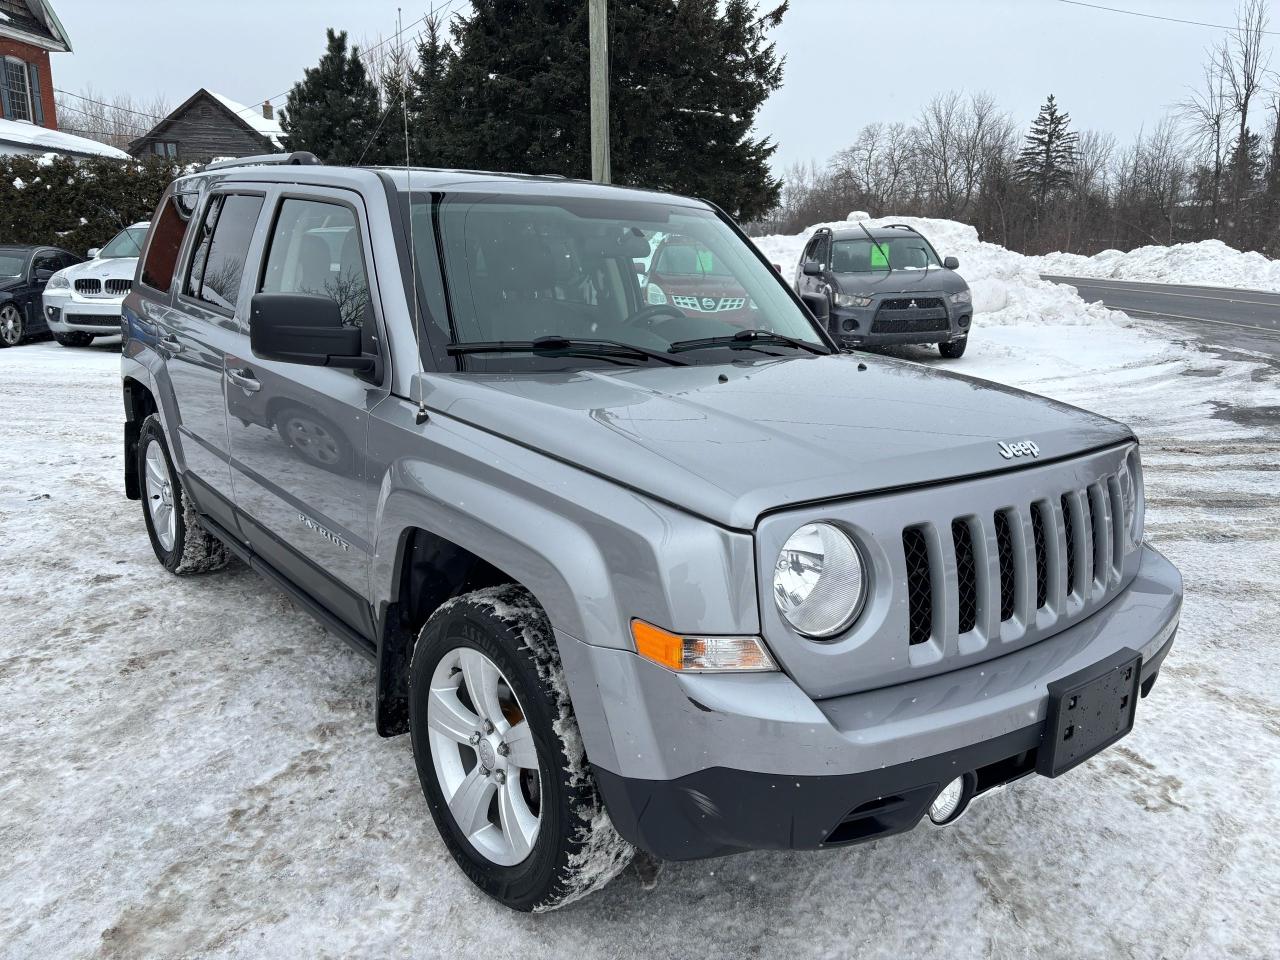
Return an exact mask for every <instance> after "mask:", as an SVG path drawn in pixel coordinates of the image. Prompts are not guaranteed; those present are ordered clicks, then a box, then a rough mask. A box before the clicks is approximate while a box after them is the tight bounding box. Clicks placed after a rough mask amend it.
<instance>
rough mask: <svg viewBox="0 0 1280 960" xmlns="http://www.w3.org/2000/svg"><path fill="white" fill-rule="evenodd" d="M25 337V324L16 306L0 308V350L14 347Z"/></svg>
mask: <svg viewBox="0 0 1280 960" xmlns="http://www.w3.org/2000/svg"><path fill="white" fill-rule="evenodd" d="M26 335H27V322H26V320H25V319H24V318H23V316H22V311H21V310H19V309H18V307H17V304H13V303H6V304H4V306H0V348H4V347H16V346H18V344H20V343H22V341H23V339H24V338H25V337H26Z"/></svg>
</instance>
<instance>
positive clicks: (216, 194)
mask: <svg viewBox="0 0 1280 960" xmlns="http://www.w3.org/2000/svg"><path fill="white" fill-rule="evenodd" d="M228 196H237V197H258V198H259V199H261V200H262V206H261V207H260V208H259V209H258V219H257V220H255V221H254V224H253V234H250V239H249V246H248V248H247V249H246V250H245V260H244V272H243V273H242V274H241V276H240V290H239V291H238V292H237V297H236V309H235V310H228V309H227V308H226V307H223V306H219V305H218V304H216V303H210V302H209V301H208V300H202V299H201V298H200V297H193V296H191V295H189V294H188V293H187V292H186V288H187V281H189V280H190V279H191V268H192V267H193V266H195V258H196V253H197V252H198V251H199V249H200V244H199V241H198V234H199V232H200V230H202V229H203V228H204V221H205V218H206V217H207V216H208V215H209V207H210V206H211V205H212V204H213V202H214V201H215V200H219V199H221V198H224V197H228ZM266 209H267V191H266V190H265V189H262V188H260V187H258V188H253V189H241V188H239V187H236V186H232V185H228V186H227V187H214V188H212V189H210V190H207V191H206V192H205V195H204V196H203V197H201V198H200V206H199V207H198V208H197V209H196V211H195V212H194V213H193V214H192V215H191V220H189V221H188V222H187V239H186V240H185V241H184V242H185V244H186V247H187V249H185V250H183V251H182V253H181V256H180V258H179V262H180V263H181V266H182V270H181V272H179V271H174V274H175V279H177V280H178V281H179V282H178V286H177V292H176V294H175V296H176V298H177V302H178V303H181V304H182V305H184V306H188V307H195V308H197V309H199V310H207V311H209V312H210V313H213V314H216V315H218V316H220V317H223V318H225V319H227V320H235V319H236V316H237V313H238V311H239V309H240V297H239V294H242V293H244V280H245V275H247V274H248V273H249V266H250V261H251V260H252V259H253V247H254V243H253V236H254V234H256V233H257V232H258V230H259V229H261V227H262V214H263V211H264V210H266ZM219 219H221V214H219ZM193 224H194V226H195V229H194V230H193V229H192V225H193ZM214 230H215V231H216V230H217V224H214ZM202 282H203V280H202ZM170 286H173V284H172V283H170Z"/></svg>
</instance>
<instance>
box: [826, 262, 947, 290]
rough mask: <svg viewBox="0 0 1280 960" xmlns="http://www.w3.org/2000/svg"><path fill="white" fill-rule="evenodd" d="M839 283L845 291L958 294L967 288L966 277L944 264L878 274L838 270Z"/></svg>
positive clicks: (837, 280)
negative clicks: (841, 271) (924, 268)
mask: <svg viewBox="0 0 1280 960" xmlns="http://www.w3.org/2000/svg"><path fill="white" fill-rule="evenodd" d="M835 278H836V283H838V284H839V287H840V290H841V292H843V293H866V294H893V293H916V292H918V291H929V292H931V293H959V292H960V291H961V290H968V289H969V284H967V283H965V280H964V277H962V276H960V274H958V273H956V272H955V271H954V270H948V269H946V268H945V267H930V268H929V269H928V270H887V271H885V270H881V271H879V272H876V273H837V274H835Z"/></svg>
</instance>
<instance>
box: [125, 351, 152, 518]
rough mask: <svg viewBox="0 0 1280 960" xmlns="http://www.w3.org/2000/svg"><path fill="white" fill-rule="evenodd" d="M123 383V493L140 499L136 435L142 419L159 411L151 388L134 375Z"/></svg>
mask: <svg viewBox="0 0 1280 960" xmlns="http://www.w3.org/2000/svg"><path fill="white" fill-rule="evenodd" d="M123 384H124V495H125V496H126V497H128V498H129V499H130V500H141V499H142V487H141V481H140V480H139V478H138V436H139V434H140V433H141V431H142V421H143V420H145V419H146V418H147V417H149V416H150V415H151V414H153V413H159V412H160V408H159V406H158V405H157V404H156V398H155V395H154V394H152V392H151V389H150V388H149V387H148V386H147V385H146V384H144V383H142V381H140V380H138V379H136V378H135V377H129V376H126V377H125V378H124V381H123Z"/></svg>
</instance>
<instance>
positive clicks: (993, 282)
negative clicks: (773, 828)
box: [0, 233, 1280, 960]
mask: <svg viewBox="0 0 1280 960" xmlns="http://www.w3.org/2000/svg"><path fill="white" fill-rule="evenodd" d="M957 236H959V234H958V233H957ZM800 242H801V243H802V242H803V238H800ZM936 242H937V241H936ZM974 242H975V243H976V237H975V238H974ZM939 246H940V250H939V252H940V253H942V254H944V255H948V254H955V255H957V256H959V257H960V258H961V260H962V263H964V262H965V261H966V260H967V261H968V263H969V264H970V265H972V266H973V267H975V268H976V267H978V266H980V265H981V264H982V262H983V261H984V258H986V260H987V262H988V265H992V264H994V266H991V269H990V270H989V271H988V272H987V273H986V274H985V275H978V274H977V273H975V274H972V277H973V280H974V281H975V282H976V283H980V284H983V285H984V286H985V287H986V290H987V293H986V294H985V295H987V296H989V297H991V298H993V300H994V302H996V303H1000V302H1003V304H1004V306H1003V308H1002V309H1000V310H995V311H992V312H991V313H989V314H988V315H987V316H986V317H985V318H984V317H981V316H980V317H979V321H978V331H977V332H978V333H979V334H980V335H975V337H974V340H973V342H972V345H971V348H970V352H969V354H968V355H967V356H966V357H965V358H964V359H963V360H961V361H956V362H943V361H939V360H938V359H937V353H936V351H933V350H927V349H923V348H921V349H914V350H912V349H904V350H903V351H902V354H903V355H905V356H907V357H910V358H913V359H918V360H920V361H921V362H926V363H940V362H942V363H945V365H946V367H947V368H948V369H953V370H957V371H960V372H964V373H968V374H972V375H976V376H981V377H985V378H989V379H993V380H998V381H1002V382H1005V383H1010V384H1014V385H1017V386H1022V387H1028V388H1030V389H1033V390H1037V391H1040V392H1042V393H1046V394H1048V395H1050V396H1053V397H1056V398H1058V399H1061V400H1065V401H1068V402H1073V403H1077V404H1081V405H1083V406H1087V407H1091V408H1094V409H1097V410H1100V411H1103V412H1106V413H1108V414H1111V415H1113V416H1116V417H1118V418H1121V419H1124V420H1126V421H1128V422H1130V423H1131V424H1132V425H1133V426H1134V428H1135V429H1136V431H1137V433H1138V435H1139V436H1140V437H1141V438H1142V441H1143V455H1144V460H1145V465H1146V475H1147V490H1148V512H1147V532H1148V536H1149V537H1150V539H1151V540H1152V542H1153V543H1154V544H1155V545H1156V546H1157V547H1158V548H1160V549H1161V550H1163V551H1165V552H1166V553H1167V554H1168V555H1169V556H1170V558H1171V559H1172V560H1173V561H1174V562H1175V563H1176V564H1177V565H1178V566H1179V568H1180V569H1181V570H1182V572H1183V574H1184V576H1185V578H1186V587H1187V601H1186V607H1185V611H1184V615H1183V621H1182V630H1181V633H1180V636H1179V640H1178V643H1177V645H1176V646H1175V648H1174V651H1173V653H1172V655H1171V656H1170V658H1169V660H1168V661H1167V663H1166V665H1165V667H1164V670H1163V673H1162V675H1161V679H1160V682H1159V683H1158V684H1157V685H1156V687H1155V690H1154V691H1153V693H1152V696H1151V697H1150V698H1149V699H1147V700H1144V701H1142V703H1141V705H1140V707H1139V714H1138V724H1137V727H1136V729H1135V731H1134V733H1133V734H1132V735H1131V736H1130V737H1128V738H1127V739H1125V740H1124V741H1122V742H1121V743H1120V744H1118V745H1117V746H1116V747H1114V748H1112V749H1110V750H1108V751H1106V752H1105V753H1103V754H1102V755H1100V756H1098V757H1096V758H1094V759H1093V760H1091V761H1089V762H1088V763H1087V764H1085V765H1084V766H1082V767H1080V768H1079V769H1077V770H1075V771H1072V772H1071V773H1070V774H1068V775H1066V776H1065V777H1064V778H1062V779H1061V780H1059V781H1058V782H1056V783H1054V784H1049V783H1048V782H1046V781H1044V780H1042V779H1039V778H1036V777H1031V778H1028V779H1026V780H1023V781H1021V782H1019V783H1017V784H1015V785H1013V786H1012V787H1010V788H1009V789H1007V790H1004V791H1002V792H1000V793H998V794H996V795H995V796H992V797H989V798H986V799H985V802H980V803H978V804H976V805H975V806H974V808H973V809H972V810H971V811H970V812H969V813H968V814H967V815H966V816H965V817H964V818H963V819H962V820H961V821H960V822H959V823H957V824H956V825H954V826H952V827H949V828H945V829H937V828H930V827H928V826H924V827H922V828H920V829H917V830H916V831H914V832H912V833H910V834H907V835H904V836H900V837H896V838H892V839H888V840H884V841H881V842H877V843H874V844H870V845H866V846H861V847H854V848H848V849H844V850H841V851H832V852H827V853H822V854H784V853H754V854H747V855H743V856H739V857H733V858H728V859H724V860H719V861H704V862H697V863H689V864H673V865H667V866H666V867H665V869H664V870H663V871H662V873H661V875H660V876H659V878H658V882H657V885H656V886H655V887H654V888H653V889H651V890H646V889H644V886H643V885H642V884H641V882H640V880H639V879H638V877H637V876H636V875H635V874H634V873H627V874H624V875H623V876H622V877H621V878H619V880H618V881H616V882H615V883H614V884H613V885H612V886H610V887H609V888H607V889H606V890H605V891H603V892H602V893H600V894H597V895H596V896H594V897H592V898H590V899H588V900H585V901H583V902H580V903H578V904H575V905H574V906H572V907H570V908H568V909H566V910H563V911H560V912H559V913H556V914H551V915H545V916H538V917H529V916H524V915H515V914H512V913H509V912H507V911H505V910H504V909H503V908H501V907H499V906H497V905H495V904H494V903H492V902H491V901H489V900H487V899H486V898H485V897H483V895H481V894H480V893H479V892H478V891H476V890H475V889H474V888H473V887H472V886H471V884H470V883H469V882H468V881H467V880H466V879H465V878H464V877H463V876H462V874H461V873H460V872H459V871H458V869H457V868H456V867H455V866H454V864H453V862H452V860H451V858H450V857H449V855H448V853H447V852H446V850H445V848H444V845H443V844H442V843H441V841H440V840H439V838H438V837H437V835H436V833H435V830H434V827H433V826H432V823H431V819H430V817H429V815H428V812H427V808H426V804H425V802H424V800H423V798H422V795H421V792H420V790H419V787H418V784H417V780H416V777H415V773H414V766H413V759H412V757H411V754H410V749H409V743H408V740H407V738H399V739H395V740H380V739H379V738H378V737H377V735H376V734H375V732H374V729H373V724H372V704H371V694H372V689H373V684H372V670H371V668H370V667H369V666H368V665H367V664H366V663H365V662H364V661H363V660H361V659H359V658H358V657H357V656H356V655H355V654H353V653H351V652H349V651H348V650H347V648H346V647H345V646H344V645H343V644H342V643H340V642H339V641H337V640H336V639H334V638H333V637H330V636H328V635H326V634H325V633H324V631H323V630H321V629H320V628H319V627H317V626H316V625H315V624H314V623H313V622H312V621H311V620H310V619H309V618H308V617H307V616H306V615H305V614H304V613H301V612H299V611H297V610H295V609H293V608H292V607H291V606H290V604H289V603H288V602H287V601H286V600H285V599H284V597H283V596H282V595H280V594H279V593H277V592H276V591H275V590H274V589H273V588H272V587H270V586H269V585H268V584H267V583H266V582H265V581H264V580H262V579H261V578H259V577H258V576H256V575H254V574H252V573H250V572H249V571H247V570H245V569H243V568H232V569H230V570H228V571H225V572H223V573H220V574H214V575H211V576H207V577H202V578H191V579H186V580H179V579H175V578H173V577H171V576H169V575H168V574H166V573H165V572H164V571H163V570H161V568H160V567H159V566H158V565H157V564H156V562H155V560H154V558H153V556H152V553H151V548H150V545H149V543H148V541H147V537H146V533H145V531H144V529H143V525H142V517H141V512H140V510H141V508H140V507H139V505H138V504H136V503H133V502H130V501H127V500H125V499H124V497H123V493H122V489H121V473H122V466H121V442H120V420H121V411H120V397H119V387H118V379H117V376H118V374H117V368H118V358H117V357H116V356H115V355H113V354H112V353H111V351H110V349H109V348H104V347H93V348H89V349H85V350H78V351H69V350H65V349H63V348H61V347H58V346H56V345H52V344H34V345H29V346H24V347H21V348H18V349H12V350H5V351H0V378H2V379H3V382H4V384H5V387H6V391H7V395H8V396H9V398H10V403H9V404H8V410H7V413H6V416H5V418H4V419H3V424H2V425H0V458H3V463H2V464H0V565H2V567H0V568H2V569H4V570H5V571H6V572H7V576H6V578H5V582H6V589H5V590H4V591H2V592H0V757H3V758H4V764H3V767H2V769H0V804H2V805H3V811H4V815H3V817H0V858H2V859H0V862H3V863H4V869H3V870H0V957H4V958H14V960H19V958H21V960H26V958H30V957H37V956H39V957H102V958H112V957H129V958H137V957H284V956H305V957H360V956H371V957H386V956H423V957H436V956H439V957H446V956H447V957H450V958H456V957H458V956H463V957H466V956H480V955H483V956H487V957H493V958H499V957H519V958H521V960H535V958H542V957H546V958H563V957H595V956H602V957H612V958H629V957H645V958H665V957H726V958H729V957H732V958H741V957H748V956H759V957H773V956H784V955H785V956H789V957H796V958H808V957H851V956H858V957H877V956H885V957H898V956H902V955H908V956H917V957H925V956H945V957H947V958H949V960H954V958H966V957H978V956H994V957H1007V958H1023V957H1027V956H1038V957H1059V956H1061V957H1073V958H1080V957H1139V958H1183V957H1196V958H1201V957H1227V956H1231V957H1251V958H1252V957H1257V958H1272V957H1275V956H1277V955H1280V899H1277V898H1276V897H1275V895H1274V891H1275V890H1276V889H1277V888H1278V886H1280V831H1277V830H1276V820H1275V813H1274V811H1275V809H1276V807H1277V804H1280V645H1277V644H1276V643H1275V639H1274V638H1275V614H1276V610H1277V609H1278V605H1280V585H1277V582H1276V571H1277V570H1278V569H1280V497H1278V496H1277V492H1278V489H1280V472H1278V470H1280V427H1278V426H1277V422H1276V419H1275V416H1274V411H1275V410H1276V409H1277V408H1278V407H1280V396H1278V393H1280V391H1278V387H1277V383H1278V382H1280V371H1278V370H1277V369H1276V366H1275V364H1274V363H1273V362H1269V361H1268V359H1266V358H1263V357H1255V356H1252V355H1246V354H1243V353H1239V352H1237V353H1234V354H1232V355H1230V356H1226V355H1224V354H1223V353H1222V352H1221V351H1219V352H1218V353H1215V352H1213V351H1210V350H1202V349H1200V348H1198V347H1197V346H1195V345H1188V344H1185V343H1182V342H1180V341H1179V340H1178V339H1177V338H1178V337H1179V336H1180V333H1179V332H1178V331H1177V330H1174V329H1171V328H1169V327H1164V326H1160V325H1157V324H1154V323H1150V322H1142V321H1132V320H1128V319H1125V318H1124V317H1122V316H1120V315H1118V314H1115V313H1112V312H1110V311H1107V310H1106V309H1104V308H1102V307H1100V306H1097V305H1090V306H1086V305H1085V304H1083V303H1082V302H1081V301H1080V300H1079V299H1078V298H1076V297H1075V295H1074V294H1073V293H1071V292H1070V291H1069V290H1067V289H1066V288H1063V287H1058V286H1054V285H1052V284H1049V283H1045V282H1044V281H1041V280H1040V279H1039V278H1038V276H1036V271H1035V270H1034V268H1029V267H1028V268H1026V269H1024V268H1023V267H1022V266H1019V265H1018V264H1016V263H1015V262H1014V261H1011V260H1008V259H1007V258H1004V259H1002V257H999V256H996V255H995V254H994V253H991V254H990V256H989V257H987V256H986V254H984V253H983V251H981V250H979V249H978V248H977V247H965V246H963V245H962V244H961V243H960V242H959V240H957V241H956V242H954V243H950V244H948V243H943V242H939ZM948 247H949V249H946V248H948ZM988 253H990V252H989V251H988ZM1005 253H1006V254H1007V251H1006V252H1005ZM1009 256H1014V255H1009ZM1000 264H1003V266H1000ZM1267 411H1271V413H1268V412H1267Z"/></svg>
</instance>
